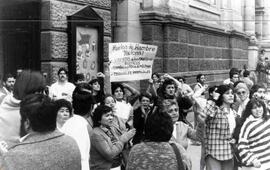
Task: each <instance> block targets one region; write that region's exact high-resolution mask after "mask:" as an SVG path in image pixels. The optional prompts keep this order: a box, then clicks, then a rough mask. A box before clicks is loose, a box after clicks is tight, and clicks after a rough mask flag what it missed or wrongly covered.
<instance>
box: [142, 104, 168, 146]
mask: <svg viewBox="0 0 270 170" xmlns="http://www.w3.org/2000/svg"><path fill="white" fill-rule="evenodd" d="M172 132H173V121H172V118H171V116H170V115H168V114H167V113H166V112H162V111H160V109H157V111H156V112H154V113H153V114H151V115H150V116H149V117H148V118H147V120H146V124H145V139H146V140H147V141H152V142H168V141H169V140H170V139H171V137H172Z"/></svg>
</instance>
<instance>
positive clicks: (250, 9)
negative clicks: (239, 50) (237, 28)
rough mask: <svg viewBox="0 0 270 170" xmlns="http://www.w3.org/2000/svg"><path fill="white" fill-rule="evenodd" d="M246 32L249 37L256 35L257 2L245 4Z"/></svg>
mask: <svg viewBox="0 0 270 170" xmlns="http://www.w3.org/2000/svg"><path fill="white" fill-rule="evenodd" d="M244 31H245V32H246V33H248V34H249V35H254V34H255V0H245V2H244Z"/></svg>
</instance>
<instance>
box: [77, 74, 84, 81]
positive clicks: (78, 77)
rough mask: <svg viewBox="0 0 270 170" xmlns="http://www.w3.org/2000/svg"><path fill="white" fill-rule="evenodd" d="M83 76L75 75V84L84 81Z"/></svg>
mask: <svg viewBox="0 0 270 170" xmlns="http://www.w3.org/2000/svg"><path fill="white" fill-rule="evenodd" d="M84 79H85V77H84V74H83V73H79V74H76V75H75V82H77V81H78V80H84Z"/></svg>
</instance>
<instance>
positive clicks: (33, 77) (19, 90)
mask: <svg viewBox="0 0 270 170" xmlns="http://www.w3.org/2000/svg"><path fill="white" fill-rule="evenodd" d="M45 87H46V81H45V78H44V76H43V75H42V74H41V73H40V72H38V71H31V70H24V71H22V72H21V73H20V75H19V76H18V77H17V78H16V82H15V84H14V89H13V96H14V97H15V98H16V99H18V100H22V99H23V98H24V97H25V96H26V95H29V94H33V93H42V92H43V91H44V90H45Z"/></svg>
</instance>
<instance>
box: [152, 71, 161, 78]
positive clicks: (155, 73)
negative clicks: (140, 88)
mask: <svg viewBox="0 0 270 170" xmlns="http://www.w3.org/2000/svg"><path fill="white" fill-rule="evenodd" d="M153 75H156V76H157V77H158V78H159V77H160V76H159V74H158V73H157V72H154V73H152V75H151V78H153Z"/></svg>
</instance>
